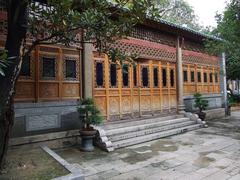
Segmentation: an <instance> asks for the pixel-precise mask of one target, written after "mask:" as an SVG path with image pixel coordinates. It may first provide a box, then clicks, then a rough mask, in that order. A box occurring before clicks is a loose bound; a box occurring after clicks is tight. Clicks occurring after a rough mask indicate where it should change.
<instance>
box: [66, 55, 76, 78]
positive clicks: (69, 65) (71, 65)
mask: <svg viewBox="0 0 240 180" xmlns="http://www.w3.org/2000/svg"><path fill="white" fill-rule="evenodd" d="M76 77H77V66H76V61H75V60H66V74H65V78H71V79H72V78H73V79H76Z"/></svg>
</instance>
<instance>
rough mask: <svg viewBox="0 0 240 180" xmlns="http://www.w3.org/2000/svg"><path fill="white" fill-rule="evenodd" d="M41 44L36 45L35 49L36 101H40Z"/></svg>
mask: <svg viewBox="0 0 240 180" xmlns="http://www.w3.org/2000/svg"><path fill="white" fill-rule="evenodd" d="M39 58H40V57H39V46H36V50H35V101H36V102H39V70H40V59H39Z"/></svg>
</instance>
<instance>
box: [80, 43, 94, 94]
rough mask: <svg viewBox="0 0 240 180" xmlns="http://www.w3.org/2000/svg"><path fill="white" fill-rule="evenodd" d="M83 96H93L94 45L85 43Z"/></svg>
mask: <svg viewBox="0 0 240 180" xmlns="http://www.w3.org/2000/svg"><path fill="white" fill-rule="evenodd" d="M82 63H83V69H82V70H83V79H82V80H83V84H82V87H83V97H84V98H92V97H93V45H92V44H91V43H84V44H83V61H82Z"/></svg>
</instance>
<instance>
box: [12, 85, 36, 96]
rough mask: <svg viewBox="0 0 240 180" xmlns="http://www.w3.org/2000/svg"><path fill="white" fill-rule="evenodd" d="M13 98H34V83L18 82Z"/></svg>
mask: <svg viewBox="0 0 240 180" xmlns="http://www.w3.org/2000/svg"><path fill="white" fill-rule="evenodd" d="M15 98H26V99H28V98H35V85H34V83H32V82H18V83H17V85H16V94H15Z"/></svg>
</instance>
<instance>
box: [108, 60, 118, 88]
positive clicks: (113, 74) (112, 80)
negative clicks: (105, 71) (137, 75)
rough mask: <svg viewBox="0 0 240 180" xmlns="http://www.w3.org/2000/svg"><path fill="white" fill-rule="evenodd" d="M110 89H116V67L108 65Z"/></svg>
mask: <svg viewBox="0 0 240 180" xmlns="http://www.w3.org/2000/svg"><path fill="white" fill-rule="evenodd" d="M110 87H117V65H116V64H111V65H110Z"/></svg>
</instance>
